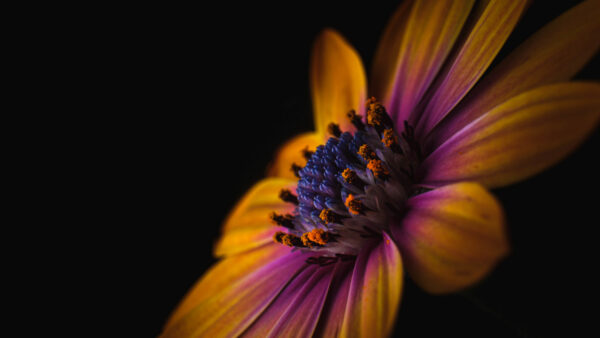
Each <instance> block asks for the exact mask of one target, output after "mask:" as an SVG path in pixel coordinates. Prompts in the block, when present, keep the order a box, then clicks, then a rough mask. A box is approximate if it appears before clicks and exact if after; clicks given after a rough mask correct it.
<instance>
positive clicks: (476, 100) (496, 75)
mask: <svg viewBox="0 0 600 338" xmlns="http://www.w3.org/2000/svg"><path fill="white" fill-rule="evenodd" d="M599 17H600V1H597V0H593V1H584V2H582V3H580V4H578V5H577V6H575V7H574V8H572V9H570V10H569V11H567V12H565V13H564V14H562V15H561V16H559V17H558V18H557V19H555V20H554V21H552V22H550V23H549V24H547V25H546V26H545V27H543V28H542V29H541V30H539V31H538V32H537V33H535V34H534V35H533V36H531V37H530V38H529V39H527V40H526V41H525V42H524V43H523V44H522V45H520V46H519V47H517V49H515V50H514V51H513V52H512V53H511V54H510V55H509V56H508V57H507V58H505V59H504V60H503V61H502V62H501V63H500V64H499V65H498V66H497V67H495V68H494V69H492V71H491V72H490V74H489V75H487V76H485V77H484V78H483V79H482V80H481V82H480V83H478V84H477V85H476V86H475V87H474V88H473V90H472V91H471V93H469V95H468V96H467V97H466V98H465V100H463V102H461V103H460V104H459V105H458V106H457V107H456V109H455V110H454V111H453V112H452V113H451V114H450V115H448V117H447V118H446V119H444V120H442V122H441V123H440V124H438V126H437V127H436V128H435V129H434V130H433V132H432V133H431V135H430V136H429V137H428V140H427V146H426V149H425V150H426V152H430V151H432V150H433V149H435V148H436V147H437V146H439V145H440V144H441V143H443V142H444V141H445V140H447V139H448V138H450V137H451V136H452V135H453V134H454V133H456V132H457V131H458V130H460V129H462V128H463V127H464V126H466V125H467V124H469V123H471V121H473V120H475V119H476V118H477V117H479V116H481V115H482V114H484V113H485V112H487V111H489V110H490V109H492V108H493V107H495V106H497V105H498V104H501V103H502V102H504V101H506V100H508V99H509V98H511V97H513V96H515V95H518V94H520V93H522V92H524V91H527V90H529V89H533V88H536V87H539V86H542V85H546V84H551V83H558V82H564V81H566V80H568V79H570V78H571V77H572V76H573V75H575V74H576V73H577V72H578V71H579V70H580V69H581V68H582V67H583V66H584V65H585V64H586V63H587V62H588V61H589V60H590V58H591V57H592V56H593V55H594V54H595V53H596V52H597V51H598V48H599V47H600V34H598V32H600V20H598V18H599Z"/></svg>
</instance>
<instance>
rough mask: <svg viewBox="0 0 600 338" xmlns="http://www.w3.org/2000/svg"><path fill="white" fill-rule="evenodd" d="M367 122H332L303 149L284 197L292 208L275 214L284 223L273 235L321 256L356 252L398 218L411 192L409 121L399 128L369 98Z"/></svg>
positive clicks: (414, 163) (321, 259)
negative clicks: (348, 125)
mask: <svg viewBox="0 0 600 338" xmlns="http://www.w3.org/2000/svg"><path fill="white" fill-rule="evenodd" d="M367 107H368V110H367V118H366V123H364V122H363V120H362V118H361V117H360V116H359V115H356V113H354V112H353V111H352V112H350V113H349V114H348V116H349V118H350V120H351V121H352V123H353V124H354V126H355V127H356V129H357V131H355V132H354V133H350V132H342V131H341V130H340V129H339V127H338V126H337V125H335V124H330V126H329V131H330V133H331V134H332V137H330V138H329V139H328V140H327V142H326V143H325V144H324V145H321V146H319V147H317V149H316V150H315V151H314V153H310V152H309V153H306V155H305V156H307V158H308V160H307V163H306V165H305V166H304V168H301V167H299V166H297V165H294V166H292V170H294V172H295V173H296V176H297V177H298V185H297V188H296V193H297V196H296V195H293V194H292V193H291V192H289V191H282V193H281V198H282V199H283V200H284V201H287V202H291V203H294V204H296V208H295V211H294V213H293V214H290V215H277V214H273V215H272V218H273V220H274V221H275V222H276V223H277V224H279V225H282V226H285V227H286V228H287V232H277V233H276V234H275V236H274V239H275V241H276V242H279V243H282V244H285V245H289V246H292V247H296V248H299V249H300V250H310V251H314V252H318V253H319V256H318V257H317V258H315V262H316V263H323V262H332V261H335V258H336V257H337V258H339V257H348V256H354V255H356V254H357V253H358V252H359V251H360V249H361V248H362V247H363V246H364V245H365V242H366V241H370V240H376V239H381V236H382V232H383V231H387V230H389V226H390V223H391V222H393V221H394V219H397V218H399V217H401V215H402V213H403V211H404V205H405V202H406V200H407V198H408V197H409V196H410V195H411V194H412V193H413V192H414V184H413V182H414V172H415V170H416V166H417V164H418V153H417V152H416V151H415V149H414V148H415V147H414V146H413V145H414V144H415V143H414V138H413V136H412V128H410V127H409V126H408V125H406V124H405V131H404V132H403V133H401V134H400V135H398V134H397V133H396V131H395V130H394V125H393V122H392V120H391V119H390V117H389V116H388V115H387V112H386V111H385V109H384V108H383V106H382V105H380V104H379V103H378V102H377V101H376V100H375V99H370V100H369V101H368V102H367Z"/></svg>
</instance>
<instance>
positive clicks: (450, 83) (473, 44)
mask: <svg viewBox="0 0 600 338" xmlns="http://www.w3.org/2000/svg"><path fill="white" fill-rule="evenodd" d="M526 4H527V1H489V2H484V3H481V6H480V7H478V8H477V11H476V13H474V14H476V20H473V26H472V27H465V30H466V31H468V32H469V34H468V35H467V36H466V37H465V38H464V41H463V42H461V46H460V48H458V49H457V50H456V51H455V52H454V53H453V54H452V56H451V58H450V60H449V61H448V62H447V63H446V65H445V67H444V69H443V70H442V71H440V74H443V76H441V77H439V78H438V79H437V80H436V83H435V85H434V86H433V87H432V90H431V92H432V93H433V94H432V96H431V97H430V98H428V99H427V100H426V102H427V106H426V108H425V110H424V112H423V115H422V116H421V118H420V120H419V124H418V126H417V134H420V135H423V134H427V133H428V132H429V131H430V130H431V128H432V127H433V126H435V125H436V124H437V122H439V121H440V120H441V119H442V118H443V117H444V116H445V115H446V114H447V113H448V112H450V110H451V109H452V108H454V106H455V105H456V104H457V103H458V102H459V101H460V100H461V99H462V98H463V97H464V96H465V95H466V94H467V92H468V91H469V90H470V89H471V88H472V87H473V85H475V82H476V81H477V80H478V79H479V78H480V77H481V75H482V74H483V72H485V70H486V69H487V68H488V66H489V65H490V63H492V60H493V59H494V57H495V56H496V54H498V51H500V48H501V47H502V45H503V44H504V42H505V41H506V39H507V38H508V36H509V34H510V33H511V32H512V30H513V28H514V26H515V25H516V23H517V21H518V20H519V18H520V17H521V14H522V13H523V11H524V9H525V7H526Z"/></svg>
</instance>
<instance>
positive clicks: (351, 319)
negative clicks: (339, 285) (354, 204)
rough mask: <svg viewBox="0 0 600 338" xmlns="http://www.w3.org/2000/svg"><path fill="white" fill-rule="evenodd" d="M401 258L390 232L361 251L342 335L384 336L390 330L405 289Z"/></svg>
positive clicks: (357, 259) (353, 274) (349, 295)
mask: <svg viewBox="0 0 600 338" xmlns="http://www.w3.org/2000/svg"><path fill="white" fill-rule="evenodd" d="M402 276H403V270H402V259H401V258H400V252H399V251H398V248H397V247H396V244H395V243H394V241H393V240H392V239H391V238H390V237H389V236H388V235H387V234H385V233H384V234H383V238H382V240H381V241H380V243H378V245H377V246H375V247H374V248H372V249H369V248H365V249H364V250H363V251H362V252H361V253H359V255H358V257H357V258H356V263H355V265H354V271H353V273H352V281H351V283H350V290H349V293H348V303H347V304H346V312H345V313H344V322H343V325H342V330H341V334H340V335H341V336H342V337H354V336H357V337H385V336H388V335H389V334H390V333H391V330H392V328H393V326H394V320H395V319H396V312H397V310H398V305H399V303H400V295H401V292H402Z"/></svg>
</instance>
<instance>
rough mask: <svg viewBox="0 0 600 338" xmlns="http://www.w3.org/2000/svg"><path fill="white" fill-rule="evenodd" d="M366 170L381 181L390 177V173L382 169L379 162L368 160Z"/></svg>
mask: <svg viewBox="0 0 600 338" xmlns="http://www.w3.org/2000/svg"><path fill="white" fill-rule="evenodd" d="M367 168H369V169H370V170H371V171H372V172H373V175H375V177H377V178H379V179H382V180H384V179H386V178H388V176H389V175H390V172H389V171H387V169H385V168H384V167H383V164H382V163H381V160H370V161H369V163H367Z"/></svg>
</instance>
